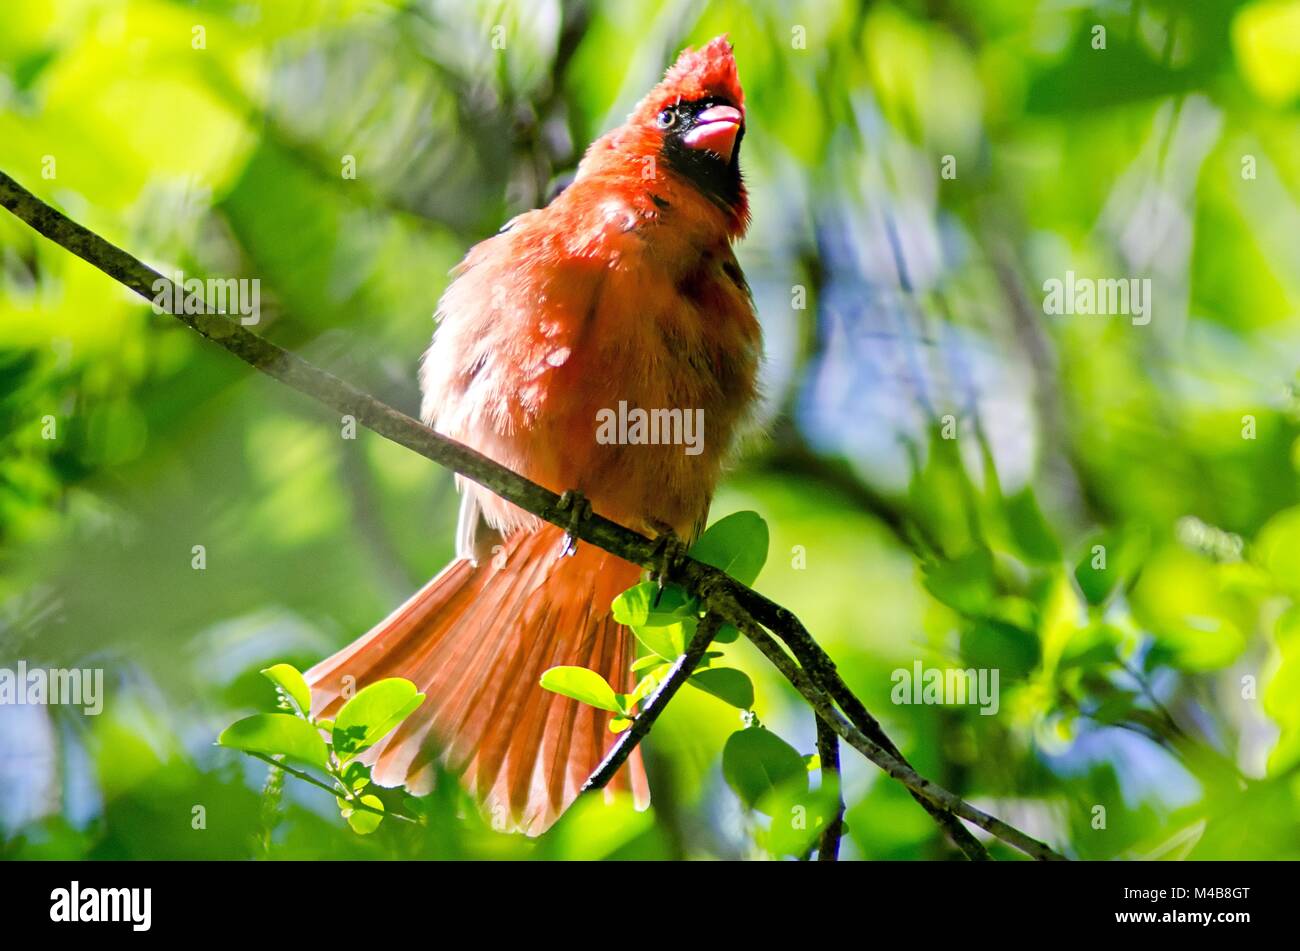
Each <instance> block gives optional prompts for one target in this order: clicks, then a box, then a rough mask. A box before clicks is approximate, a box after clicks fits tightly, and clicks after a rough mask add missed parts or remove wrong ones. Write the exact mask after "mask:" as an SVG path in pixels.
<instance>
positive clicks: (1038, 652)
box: [961, 620, 1042, 681]
mask: <svg viewBox="0 0 1300 951" xmlns="http://www.w3.org/2000/svg"><path fill="white" fill-rule="evenodd" d="M961 655H962V657H963V658H964V659H965V661H966V664H967V666H970V667H975V668H983V669H986V670H993V669H997V670H1000V671H1001V674H1000V676H1001V678H1002V679H1003V680H1004V681H1006V680H1016V679H1020V678H1023V677H1026V676H1028V674H1029V672H1030V671H1032V670H1033V669H1034V668H1035V667H1037V666H1038V662H1039V660H1040V659H1041V656H1042V645H1041V644H1040V643H1039V640H1038V637H1037V636H1036V635H1035V634H1034V633H1033V632H1032V631H1026V630H1023V629H1021V628H1018V627H1016V626H1015V625H1014V624H1005V623H1003V622H1002V621H992V620H983V621H975V622H974V623H972V624H969V625H967V627H966V628H965V630H963V631H962V633H961Z"/></svg>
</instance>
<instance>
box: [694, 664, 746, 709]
mask: <svg viewBox="0 0 1300 951" xmlns="http://www.w3.org/2000/svg"><path fill="white" fill-rule="evenodd" d="M686 682H687V683H688V684H690V685H691V686H692V687H698V688H699V689H700V690H703V691H704V692H705V693H711V694H713V696H715V697H717V698H718V699H719V700H722V701H724V702H726V703H729V704H731V705H732V706H733V707H739V708H740V709H741V710H748V709H750V708H751V707H752V706H753V705H754V684H753V681H751V680H750V679H749V677H748V675H746V674H745V673H744V671H740V670H736V669H735V668H734V667H713V668H710V669H709V670H700V671H696V672H695V673H694V674H692V675H691V677H690V679H689V680H687V681H686Z"/></svg>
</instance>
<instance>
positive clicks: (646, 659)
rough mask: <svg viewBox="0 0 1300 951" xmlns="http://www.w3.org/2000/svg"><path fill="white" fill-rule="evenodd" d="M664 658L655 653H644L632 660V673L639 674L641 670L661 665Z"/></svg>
mask: <svg viewBox="0 0 1300 951" xmlns="http://www.w3.org/2000/svg"><path fill="white" fill-rule="evenodd" d="M663 666H664V658H663V657H661V656H659V655H658V654H655V653H649V654H644V655H642V656H641V657H638V658H637V659H636V660H634V661H633V662H632V667H631V670H632V673H634V674H639V673H641V671H643V670H651V669H653V668H655V667H663Z"/></svg>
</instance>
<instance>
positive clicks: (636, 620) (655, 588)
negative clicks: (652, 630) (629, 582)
mask: <svg viewBox="0 0 1300 951" xmlns="http://www.w3.org/2000/svg"><path fill="white" fill-rule="evenodd" d="M611 607H612V609H613V612H614V620H615V621H617V622H618V623H619V624H626V625H627V626H628V627H669V626H670V625H673V624H677V623H678V622H680V621H681V620H683V619H684V618H693V617H695V616H696V613H697V612H696V609H695V601H694V599H693V598H689V597H687V595H686V592H685V590H683V589H682V588H681V587H679V586H678V585H675V584H666V585H664V587H663V589H662V591H661V590H660V588H659V585H658V584H657V583H656V582H654V581H643V582H641V583H640V584H637V585H633V586H632V587H630V588H628V589H627V590H626V591H624V592H623V593H622V594H620V595H619V596H618V597H617V598H615V599H614V602H613V604H612V605H611Z"/></svg>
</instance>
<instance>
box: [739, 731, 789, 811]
mask: <svg viewBox="0 0 1300 951" xmlns="http://www.w3.org/2000/svg"><path fill="white" fill-rule="evenodd" d="M722 775H723V777H724V778H725V779H726V780H727V785H729V786H730V787H731V788H732V789H733V790H735V793H736V795H737V796H739V797H740V801H741V802H743V803H744V804H745V805H746V806H747V807H749V808H751V809H753V808H757V807H758V806H759V804H760V802H761V801H762V799H763V797H764V796H766V795H767V794H768V793H769V792H771V791H772V790H774V789H776V788H777V787H778V786H781V785H782V784H783V783H787V782H788V783H790V784H791V788H794V789H797V788H798V785H799V782H800V780H798V779H796V778H795V777H802V782H803V788H804V789H807V788H808V786H807V784H808V770H807V768H806V767H805V766H804V761H803V757H802V756H800V755H799V752H798V750H796V749H795V748H794V747H793V746H791V745H790V744H789V743H787V742H786V741H785V740H783V739H781V738H780V737H779V736H777V735H776V734H775V733H773V732H772V731H771V730H767V729H764V728H763V727H757V726H751V727H748V728H746V729H744V730H737V731H736V732H735V733H733V734H731V736H730V737H728V738H727V744H726V746H724V747H723V748H722Z"/></svg>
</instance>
